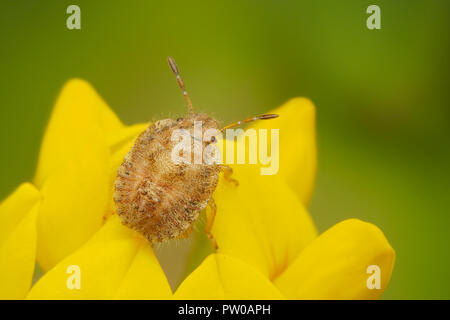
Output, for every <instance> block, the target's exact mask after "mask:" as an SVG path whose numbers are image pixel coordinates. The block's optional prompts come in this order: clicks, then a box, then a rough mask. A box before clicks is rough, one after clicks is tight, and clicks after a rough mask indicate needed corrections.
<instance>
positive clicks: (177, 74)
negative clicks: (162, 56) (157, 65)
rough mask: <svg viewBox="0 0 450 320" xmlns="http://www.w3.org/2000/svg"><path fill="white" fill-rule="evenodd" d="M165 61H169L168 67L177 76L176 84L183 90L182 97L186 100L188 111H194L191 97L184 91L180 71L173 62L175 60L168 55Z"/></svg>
mask: <svg viewBox="0 0 450 320" xmlns="http://www.w3.org/2000/svg"><path fill="white" fill-rule="evenodd" d="M167 61H168V62H169V66H170V69H172V71H173V73H174V74H175V76H176V77H177V83H178V86H179V87H180V89H181V90H183V95H184V99H185V100H186V104H187V107H188V109H189V112H194V107H193V106H192V101H191V97H190V96H189V93H188V92H187V91H186V87H185V86H184V82H183V79H181V76H180V72H179V71H178V67H177V64H176V63H175V60H173V58H172V57H168V58H167Z"/></svg>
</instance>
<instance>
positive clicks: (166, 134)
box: [114, 113, 221, 243]
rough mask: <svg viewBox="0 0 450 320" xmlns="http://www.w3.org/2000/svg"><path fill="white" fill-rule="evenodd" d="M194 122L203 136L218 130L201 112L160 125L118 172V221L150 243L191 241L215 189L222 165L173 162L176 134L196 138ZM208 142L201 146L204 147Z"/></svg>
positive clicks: (136, 146)
mask: <svg viewBox="0 0 450 320" xmlns="http://www.w3.org/2000/svg"><path fill="white" fill-rule="evenodd" d="M194 121H201V122H202V130H203V132H204V131H205V130H208V129H218V128H219V127H218V123H217V121H216V120H214V119H212V118H211V117H209V116H208V115H206V114H202V113H189V114H188V115H187V116H186V117H185V118H183V119H178V120H173V119H164V120H160V121H157V122H155V123H154V124H152V125H150V126H149V127H148V129H147V130H146V131H145V132H143V133H142V134H141V135H140V136H139V137H138V138H137V140H136V142H135V144H134V146H133V147H132V149H131V150H130V151H129V152H128V154H127V155H126V156H125V158H124V161H123V163H122V165H121V166H120V167H119V169H118V171H117V178H116V181H115V194H114V200H115V203H116V207H117V213H118V215H119V217H120V220H121V222H122V223H123V224H125V225H127V226H128V227H130V228H132V229H134V230H136V231H138V232H139V233H141V234H142V235H144V236H145V237H146V238H147V239H148V240H149V241H150V242H151V243H156V242H162V241H165V240H170V239H176V238H182V237H185V236H187V235H188V234H189V233H190V231H191V230H192V225H193V223H194V222H195V220H196V219H197V218H198V215H199V212H200V211H201V210H203V209H204V208H205V207H206V205H207V204H208V202H209V201H210V200H211V197H212V194H213V192H214V190H215V188H216V186H217V182H218V177H219V172H220V170H221V167H220V165H218V164H212V165H208V164H203V163H202V164H195V163H192V164H187V163H175V162H173V161H172V159H171V152H172V149H173V147H174V146H175V144H176V143H177V142H176V141H172V139H171V137H172V132H173V130H176V129H185V130H188V131H189V132H190V133H191V134H192V135H193V134H194V132H193V131H194ZM208 143H210V142H208V141H206V142H202V144H203V148H205V146H206V144H208Z"/></svg>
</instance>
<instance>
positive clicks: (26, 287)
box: [0, 80, 395, 299]
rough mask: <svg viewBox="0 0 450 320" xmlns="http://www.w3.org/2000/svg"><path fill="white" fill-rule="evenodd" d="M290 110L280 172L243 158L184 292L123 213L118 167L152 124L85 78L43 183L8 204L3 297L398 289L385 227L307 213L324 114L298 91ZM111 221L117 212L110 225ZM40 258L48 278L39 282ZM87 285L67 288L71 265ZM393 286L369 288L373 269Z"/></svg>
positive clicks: (73, 86)
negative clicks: (132, 118) (123, 116)
mask: <svg viewBox="0 0 450 320" xmlns="http://www.w3.org/2000/svg"><path fill="white" fill-rule="evenodd" d="M274 113H278V114H280V117H279V118H277V119H275V120H271V121H267V122H262V121H261V122H257V123H254V124H253V126H252V127H253V128H279V129H280V163H281V165H280V170H279V173H278V174H276V175H273V176H261V175H260V174H259V166H257V165H235V166H233V169H234V176H233V177H234V178H236V179H237V180H238V181H239V182H240V185H239V186H238V187H236V186H235V185H234V184H232V183H229V182H227V181H226V180H225V179H223V178H222V177H221V179H220V182H219V186H218V188H217V190H216V191H215V193H214V198H215V200H216V203H217V208H218V211H217V217H216V220H215V222H214V226H213V230H212V232H213V234H214V236H215V238H216V239H217V242H218V244H219V247H220V248H219V250H218V252H215V253H212V254H210V255H209V256H208V257H207V258H205V259H204V260H203V261H202V262H201V264H200V265H199V266H198V267H197V268H196V269H195V270H194V271H193V272H192V273H191V274H190V275H189V276H188V277H187V278H186V279H185V280H184V281H183V282H182V283H181V285H180V286H179V287H178V289H177V290H176V291H175V292H172V290H171V288H170V286H169V284H168V281H167V279H166V276H165V274H164V272H163V270H162V269H161V267H160V265H159V262H158V260H157V259H156V257H155V255H154V253H153V249H152V247H151V246H150V245H149V243H148V242H147V241H146V240H145V239H143V237H141V236H140V235H139V234H137V233H136V232H134V231H132V230H130V229H128V228H127V227H125V226H123V225H122V224H121V223H120V221H119V219H118V218H117V215H115V214H113V212H114V204H113V201H112V192H113V181H114V177H115V171H116V169H117V167H118V166H119V165H120V163H121V161H122V159H123V157H124V155H125V154H126V152H127V151H128V150H129V149H130V148H131V146H132V144H133V141H134V139H135V137H136V135H137V134H139V133H140V132H142V131H143V130H144V129H145V128H146V126H147V124H138V125H134V126H130V127H127V126H124V125H123V124H122V123H121V122H120V121H119V119H118V118H117V117H116V116H115V115H114V113H113V112H112V111H111V110H110V109H109V108H108V107H107V105H106V104H105V103H104V102H103V100H102V99H101V98H100V97H99V96H98V95H97V94H96V93H95V91H94V90H93V89H92V88H91V87H90V85H89V84H87V83H86V82H84V81H81V80H72V81H70V82H69V83H68V84H67V85H66V86H65V87H64V89H63V91H62V93H61V95H60V97H59V98H58V101H57V102H56V106H55V108H54V111H53V113H52V116H51V120H50V123H49V125H48V127H47V130H46V133H45V136H44V140H43V143H42V148H41V153H40V157H39V164H38V168H37V172H36V176H35V178H34V181H33V183H32V184H31V183H24V184H22V185H21V186H19V187H18V188H17V190H16V191H15V192H14V193H13V194H11V195H10V196H9V197H8V198H7V199H6V200H5V201H4V202H3V203H2V204H1V205H0V298H3V299H5V298H6V299H19V298H24V297H26V298H28V299H169V298H176V299H204V298H205V299H221V298H224V299H227V298H232V299H284V298H288V299H371V298H378V297H380V296H381V294H382V292H383V291H384V289H385V288H386V286H387V284H388V282H389V278H390V275H391V272H392V268H393V264H394V257H395V254H394V251H393V249H392V248H391V246H390V245H389V243H388V241H387V240H386V238H385V237H384V235H383V233H382V232H381V231H380V230H379V229H378V228H377V227H376V226H374V225H372V224H369V223H366V222H362V221H359V220H356V219H351V220H346V221H343V222H341V223H338V224H337V225H335V226H334V227H332V228H330V229H329V230H328V231H326V232H324V233H323V234H322V235H320V236H317V231H316V229H315V227H314V224H313V222H312V220H311V218H310V216H309V214H308V213H307V211H306V209H305V205H307V203H308V201H309V199H310V197H311V194H312V190H313V185H314V177H315V170H316V146H315V127H314V126H315V124H314V123H315V119H314V117H315V114H314V113H315V110H314V106H313V105H312V104H311V102H309V101H308V100H306V99H301V98H298V99H293V100H290V101H288V102H287V103H286V104H285V105H283V106H281V107H280V108H278V109H276V110H274ZM105 217H107V220H106V222H105V221H104V220H105ZM36 259H37V261H38V263H39V265H40V266H41V268H42V269H43V270H44V271H46V273H45V274H44V276H43V277H42V278H41V279H40V280H39V281H38V282H37V283H36V284H35V285H34V286H33V288H31V290H30V286H31V278H32V275H33V271H34V265H35V260H36ZM73 265H75V266H78V267H79V268H80V269H79V270H80V279H81V281H80V285H81V286H80V288H79V289H69V286H68V285H67V281H68V278H69V276H70V274H68V273H67V270H68V268H69V267H70V266H73ZM370 265H377V266H378V267H379V268H380V270H381V289H369V288H368V286H367V278H368V277H369V275H368V274H367V273H366V270H367V267H368V266H370Z"/></svg>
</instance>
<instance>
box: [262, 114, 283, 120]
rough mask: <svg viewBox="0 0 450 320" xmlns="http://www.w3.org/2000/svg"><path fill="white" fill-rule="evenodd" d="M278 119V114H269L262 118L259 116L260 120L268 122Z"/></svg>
mask: <svg viewBox="0 0 450 320" xmlns="http://www.w3.org/2000/svg"><path fill="white" fill-rule="evenodd" d="M278 117H279V115H278V114H274V113H268V114H263V115H262V116H259V117H258V119H259V120H268V119H275V118H278Z"/></svg>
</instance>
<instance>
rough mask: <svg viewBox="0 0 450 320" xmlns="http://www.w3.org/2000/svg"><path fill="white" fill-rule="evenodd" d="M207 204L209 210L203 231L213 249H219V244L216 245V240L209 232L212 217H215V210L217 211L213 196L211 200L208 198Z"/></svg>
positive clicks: (212, 221)
mask: <svg viewBox="0 0 450 320" xmlns="http://www.w3.org/2000/svg"><path fill="white" fill-rule="evenodd" d="M208 205H209V208H210V209H211V210H210V212H209V214H208V212H207V213H206V226H205V233H206V236H207V237H208V239H209V241H211V243H212V245H213V247H214V249H215V250H217V249H219V246H218V245H217V241H216V239H215V238H214V236H213V235H212V233H211V230H212V227H213V224H214V219H215V218H216V212H217V207H216V203H215V201H214V199H213V198H211V200H209V203H208Z"/></svg>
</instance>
